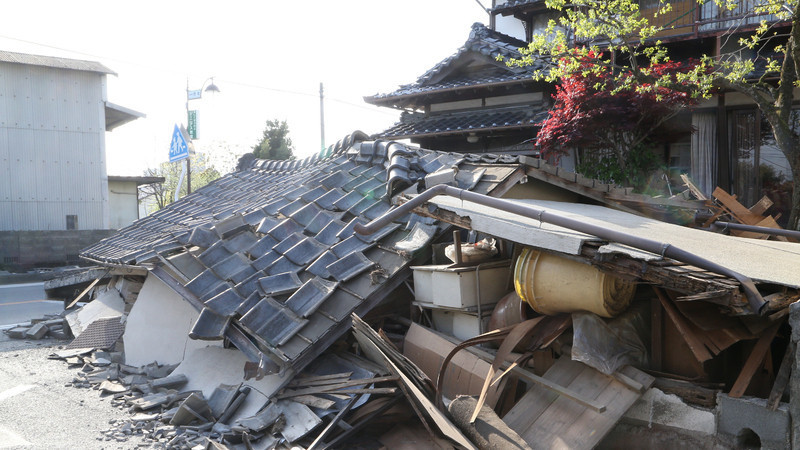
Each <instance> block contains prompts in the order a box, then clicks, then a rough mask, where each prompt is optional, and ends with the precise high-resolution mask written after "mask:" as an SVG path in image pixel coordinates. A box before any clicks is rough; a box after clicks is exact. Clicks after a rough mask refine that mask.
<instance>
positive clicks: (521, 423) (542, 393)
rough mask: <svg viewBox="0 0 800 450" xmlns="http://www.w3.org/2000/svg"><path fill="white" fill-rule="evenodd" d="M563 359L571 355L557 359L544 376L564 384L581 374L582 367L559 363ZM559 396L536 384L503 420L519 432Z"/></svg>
mask: <svg viewBox="0 0 800 450" xmlns="http://www.w3.org/2000/svg"><path fill="white" fill-rule="evenodd" d="M562 359H569V357H566V356H565V357H562V358H559V359H557V360H556V362H555V363H554V364H553V366H552V367H550V370H548V371H547V372H546V373H545V375H544V378H546V379H548V380H551V381H554V380H558V381H557V382H558V383H559V384H561V385H562V386H563V385H566V384H569V383H571V382H572V381H573V380H574V379H575V377H577V376H578V375H579V374H580V372H581V369H582V368H581V367H580V366H577V365H574V364H564V363H559V361H561V360H562ZM557 398H558V394H556V393H555V392H553V391H551V390H550V389H547V388H545V387H544V386H542V385H539V384H535V385H533V386H531V388H530V389H529V390H528V392H526V393H525V395H523V396H522V398H521V399H520V400H519V401H518V402H517V404H516V405H514V407H513V408H511V411H509V412H508V414H506V415H505V416H504V417H503V421H504V422H505V423H506V424H508V426H509V427H511V429H512V430H514V431H516V432H517V433H519V430H522V429H526V428H527V427H528V426H530V424H531V423H533V421H534V420H536V419H537V418H538V417H539V415H541V414H542V412H544V410H546V409H547V408H548V407H549V406H550V404H552V403H553V402H554V401H556V399H557Z"/></svg>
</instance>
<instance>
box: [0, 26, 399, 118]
mask: <svg viewBox="0 0 800 450" xmlns="http://www.w3.org/2000/svg"><path fill="white" fill-rule="evenodd" d="M0 38H3V39H8V40H11V41H17V42H22V43H25V44H31V45H36V46H39V47H45V48H50V49H53V50H59V51H62V52H69V53H73V54H76V55H82V56H87V57H90V58H95V59H100V60H108V61H115V62H118V63H121V64H129V65H132V66H137V67H141V68H144V69H148V70H153V71H166V72H170V73H173V74H176V75H181V76H184V75H185V73H183V72H180V71H177V70H172V69H169V68H164V67H155V66H151V65H148V64H142V63H138V62H131V61H126V60H123V59H118V58H113V57H108V56H102V55H95V54H92V53H85V52H79V51H76V50H70V49H68V48H64V47H58V46H55V45H49V44H42V43H41V42H35V41H29V40H26V39H19V38H15V37H11V36H6V35H2V34H0ZM220 80H221V81H224V82H225V83H229V84H233V85H238V86H242V87H247V88H251V89H261V90H266V91H273V92H280V93H283V94H291V95H301V96H306V97H314V98H317V97H318V96H319V95H318V94H317V93H316V92H302V91H294V90H290V89H280V88H273V87H269V86H260V85H255V84H250V83H244V82H241V81H235V80H227V79H222V78H220ZM327 99H328V100H330V101H334V102H337V103H342V104H344V105H348V106H352V107H355V108H361V109H364V110H368V111H372V112H379V113H381V114H384V115H387V116H394V115H396V114H397V113H396V112H389V111H385V110H384V109H383V108H380V107H370V106H366V105H360V104H356V103H352V102H349V101H347V100H342V99H340V98H335V97H327Z"/></svg>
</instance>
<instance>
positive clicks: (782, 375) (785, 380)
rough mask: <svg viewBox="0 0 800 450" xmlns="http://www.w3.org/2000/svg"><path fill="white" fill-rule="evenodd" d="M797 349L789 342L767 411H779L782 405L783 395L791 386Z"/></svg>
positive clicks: (770, 395) (768, 401) (771, 392)
mask: <svg viewBox="0 0 800 450" xmlns="http://www.w3.org/2000/svg"><path fill="white" fill-rule="evenodd" d="M796 348H797V347H796V345H795V343H794V342H789V345H787V346H786V353H784V354H783V360H782V361H781V367H780V369H778V375H776V376H775V383H774V384H773V385H772V390H771V391H770V393H769V398H768V400H767V409H769V410H770V411H775V410H777V409H778V406H779V405H780V404H781V397H783V393H784V392H785V391H786V386H788V385H789V378H790V375H791V373H792V366H793V365H794V353H795V349H796Z"/></svg>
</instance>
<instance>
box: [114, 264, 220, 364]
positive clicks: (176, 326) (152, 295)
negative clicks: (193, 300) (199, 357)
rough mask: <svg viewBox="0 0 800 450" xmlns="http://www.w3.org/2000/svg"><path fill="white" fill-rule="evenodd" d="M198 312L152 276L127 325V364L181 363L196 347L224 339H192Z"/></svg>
mask: <svg viewBox="0 0 800 450" xmlns="http://www.w3.org/2000/svg"><path fill="white" fill-rule="evenodd" d="M198 314H199V313H198V312H197V311H196V310H195V309H194V308H193V307H192V306H191V305H190V304H189V303H188V302H186V301H185V300H184V299H183V298H181V296H179V295H178V294H177V293H175V291H173V290H172V289H170V288H169V287H168V286H167V285H166V284H164V283H163V282H162V281H161V280H159V279H158V278H156V277H154V276H152V275H148V276H147V279H146V280H145V282H144V285H143V286H142V290H141V291H140V292H139V297H138V298H137V299H136V302H135V303H134V304H133V308H132V309H131V312H130V314H129V315H128V322H127V324H126V325H125V334H123V341H124V342H125V364H128V365H131V366H135V367H138V366H143V365H146V364H150V363H152V362H158V363H159V364H178V363H180V362H181V361H183V359H184V357H185V356H186V355H188V354H189V353H191V352H192V351H193V350H195V349H198V348H203V347H208V346H213V347H220V346H222V341H196V340H193V339H189V331H191V329H192V325H194V322H195V320H196V319H197V316H198Z"/></svg>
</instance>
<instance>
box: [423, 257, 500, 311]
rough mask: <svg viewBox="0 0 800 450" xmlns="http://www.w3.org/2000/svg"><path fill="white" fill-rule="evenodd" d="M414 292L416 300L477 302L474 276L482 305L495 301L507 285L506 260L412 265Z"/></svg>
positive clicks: (452, 304)
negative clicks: (456, 265) (461, 265)
mask: <svg viewBox="0 0 800 450" xmlns="http://www.w3.org/2000/svg"><path fill="white" fill-rule="evenodd" d="M411 269H413V270H414V294H415V297H416V300H417V301H419V302H425V303H433V304H434V305H438V306H446V307H449V308H467V307H471V306H477V305H478V296H477V292H478V277H480V299H481V304H482V305H488V304H491V303H496V302H497V301H499V300H500V299H501V298H502V297H503V295H505V294H506V293H507V292H508V291H510V289H513V285H512V286H511V287H508V286H507V285H508V277H509V270H510V261H507V260H506V261H496V262H490V263H483V264H480V265H478V266H470V267H455V268H451V267H450V265H449V264H448V265H440V266H414V267H412V268H411Z"/></svg>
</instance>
